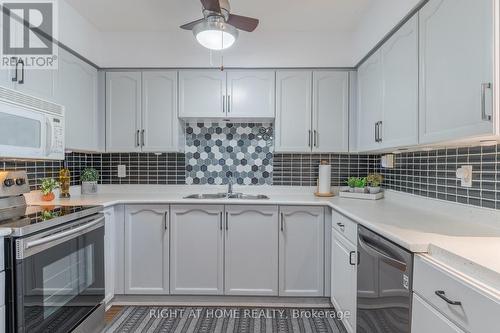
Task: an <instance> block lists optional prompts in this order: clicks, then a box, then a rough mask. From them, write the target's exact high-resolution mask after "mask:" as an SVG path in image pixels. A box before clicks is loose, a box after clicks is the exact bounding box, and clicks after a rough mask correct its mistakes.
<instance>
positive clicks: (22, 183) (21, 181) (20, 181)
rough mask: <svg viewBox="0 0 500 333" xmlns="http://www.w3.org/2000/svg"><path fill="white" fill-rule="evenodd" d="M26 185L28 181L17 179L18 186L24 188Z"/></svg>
mask: <svg viewBox="0 0 500 333" xmlns="http://www.w3.org/2000/svg"><path fill="white" fill-rule="evenodd" d="M24 184H26V179H24V178H17V179H16V185H17V186H23V185H24Z"/></svg>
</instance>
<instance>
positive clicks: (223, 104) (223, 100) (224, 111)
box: [222, 95, 226, 114]
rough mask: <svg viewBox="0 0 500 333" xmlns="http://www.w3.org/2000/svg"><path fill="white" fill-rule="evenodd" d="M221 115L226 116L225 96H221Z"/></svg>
mask: <svg viewBox="0 0 500 333" xmlns="http://www.w3.org/2000/svg"><path fill="white" fill-rule="evenodd" d="M222 113H224V114H226V95H222Z"/></svg>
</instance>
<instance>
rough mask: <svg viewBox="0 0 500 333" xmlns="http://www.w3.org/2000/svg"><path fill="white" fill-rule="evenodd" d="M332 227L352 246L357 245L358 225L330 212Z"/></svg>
mask: <svg viewBox="0 0 500 333" xmlns="http://www.w3.org/2000/svg"><path fill="white" fill-rule="evenodd" d="M332 227H333V229H334V230H337V231H338V232H339V233H340V234H341V235H342V236H344V237H345V238H346V239H348V240H349V241H350V242H352V243H353V244H357V243H358V225H357V224H356V223H355V222H353V221H351V220H349V219H348V218H347V217H345V216H344V215H342V214H339V213H337V212H336V211H332Z"/></svg>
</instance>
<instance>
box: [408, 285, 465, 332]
mask: <svg viewBox="0 0 500 333" xmlns="http://www.w3.org/2000/svg"><path fill="white" fill-rule="evenodd" d="M411 331H412V333H464V331H462V330H461V329H460V328H458V327H457V326H455V325H454V324H453V323H452V322H451V321H449V320H448V319H446V318H445V317H444V316H443V315H442V314H441V313H439V312H438V311H437V310H436V309H434V308H433V307H432V306H431V305H429V304H427V302H426V301H424V300H423V299H421V298H420V297H419V296H418V295H416V294H413V306H412V318H411Z"/></svg>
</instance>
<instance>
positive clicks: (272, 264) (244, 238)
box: [224, 206, 278, 296]
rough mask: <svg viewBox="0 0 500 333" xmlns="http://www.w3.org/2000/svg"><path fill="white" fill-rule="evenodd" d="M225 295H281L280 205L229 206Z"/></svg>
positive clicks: (226, 231)
mask: <svg viewBox="0 0 500 333" xmlns="http://www.w3.org/2000/svg"><path fill="white" fill-rule="evenodd" d="M225 208H226V214H225V219H226V221H225V226H224V227H225V251H224V252H225V256H224V258H225V261H224V263H225V265H224V266H225V283H224V289H225V294H226V295H253V296H277V295H278V207H277V206H226V207H225Z"/></svg>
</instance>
